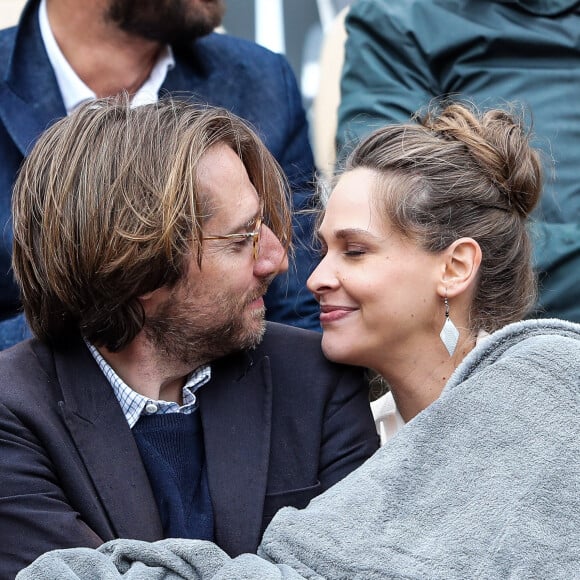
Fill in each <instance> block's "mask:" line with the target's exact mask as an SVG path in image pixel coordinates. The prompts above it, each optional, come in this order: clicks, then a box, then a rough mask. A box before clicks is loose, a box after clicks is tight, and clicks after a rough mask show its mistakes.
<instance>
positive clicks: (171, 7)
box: [106, 0, 225, 45]
mask: <svg viewBox="0 0 580 580" xmlns="http://www.w3.org/2000/svg"><path fill="white" fill-rule="evenodd" d="M224 12H225V6H224V3H223V0H214V1H213V2H207V1H205V2H204V3H203V6H202V7H199V6H197V5H195V6H191V5H190V3H189V1H188V0H165V1H164V0H111V2H110V5H109V9H108V12H107V16H106V17H107V19H108V20H111V21H113V22H114V23H115V24H116V25H117V26H118V27H119V28H121V30H124V31H125V32H128V33H129V34H132V35H134V36H140V37H143V38H147V39H149V40H154V41H156V42H161V43H163V44H172V45H177V44H184V43H186V42H190V41H192V40H195V39H196V38H200V37H202V36H206V35H207V34H209V33H210V32H211V31H212V30H214V29H215V28H216V27H218V26H219V25H220V24H221V22H222V19H223V16H224Z"/></svg>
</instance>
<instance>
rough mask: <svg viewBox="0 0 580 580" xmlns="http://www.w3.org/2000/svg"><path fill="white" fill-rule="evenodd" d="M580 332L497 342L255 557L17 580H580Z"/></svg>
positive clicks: (53, 568)
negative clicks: (395, 579) (430, 403)
mask: <svg viewBox="0 0 580 580" xmlns="http://www.w3.org/2000/svg"><path fill="white" fill-rule="evenodd" d="M579 403H580V325H575V324H572V323H566V322H562V321H557V320H542V321H525V322H521V323H517V324H512V325H509V326H507V327H505V328H504V329H502V330H500V331H498V332H496V333H494V334H492V335H491V336H490V338H489V339H488V340H486V341H484V342H483V343H482V344H480V345H478V346H477V347H476V348H475V349H474V350H473V351H472V352H471V353H470V354H469V355H468V356H467V357H466V359H465V360H464V361H463V362H462V363H461V365H460V366H459V367H458V368H457V370H456V372H455V373H454V374H453V375H452V377H451V378H450V380H449V382H448V384H447V385H446V387H445V389H444V391H443V393H442V395H441V397H440V398H439V399H438V400H437V401H436V402H435V403H433V404H432V405H431V406H430V407H429V408H427V409H426V410H425V411H423V412H422V413H420V414H419V415H418V416H417V417H415V419H413V420H412V421H411V422H410V423H408V424H407V425H406V426H405V427H404V428H403V429H402V430H401V431H400V432H399V433H398V434H397V435H396V436H395V437H394V438H393V439H392V440H391V441H389V443H387V444H386V445H385V446H384V447H382V448H381V449H379V451H377V453H376V454H375V455H374V456H373V457H372V458H370V459H369V460H368V461H367V462H366V463H365V464H364V465H363V466H361V467H360V468H359V469H358V470H356V471H355V472H354V473H352V474H351V475H350V476H348V477H347V478H345V479H344V480H343V481H341V482H339V483H338V484H336V485H335V486H334V487H333V488H331V489H330V490H329V491H327V492H326V493H324V494H323V495H321V496H319V497H318V498H316V499H314V500H313V501H312V502H311V503H310V505H309V506H308V507H307V508H306V509H304V510H296V509H294V508H284V509H283V510H281V511H280V512H279V513H278V514H277V515H276V517H275V518H274V519H273V521H272V523H271V524H270V526H269V527H268V529H267V530H266V533H265V535H264V538H263V542H262V544H261V546H260V549H259V555H257V556H256V555H243V556H239V557H237V558H234V559H231V558H229V557H228V556H227V555H226V554H225V553H224V552H223V551H222V550H220V549H219V548H218V547H217V546H215V545H213V544H211V543H208V542H202V541H194V540H164V541H161V542H156V543H152V544H147V543H144V542H138V541H133V540H115V541H113V542H108V543H107V544H104V545H103V546H101V547H100V548H99V549H98V550H90V549H86V548H75V549H69V550H57V551H54V552H49V553H48V554H45V555H44V556H41V557H40V558H38V559H37V560H36V561H35V562H34V563H33V564H32V565H31V566H29V567H28V568H26V569H25V570H24V571H22V572H21V573H20V574H19V575H18V577H17V578H18V580H39V579H42V580H51V579H55V580H56V579H59V580H68V579H70V580H72V579H78V578H84V579H89V578H90V579H102V580H118V579H120V578H124V579H127V580H137V579H139V580H157V579H176V578H187V579H189V580H194V579H202V580H206V579H210V578H211V579H212V580H218V579H234V578H235V579H245V578H248V579H249V578H252V579H264V580H269V579H272V580H273V579H290V580H291V579H303V578H312V579H314V578H316V579H320V578H327V579H343V578H344V579H349V580H353V579H365V580H366V579H369V580H370V579H377V580H378V579H381V580H384V579H388V578H406V579H410V578H417V579H419V578H421V579H424V578H429V579H442V580H443V579H444V580H453V579H467V578H469V579H474V578H477V579H484V578H485V579H492V578H493V579H496V578H497V579H506V578H510V579H522V580H523V579H542V580H544V579H560V578H561V579H566V580H570V579H574V578H580V437H579V436H580V429H579V416H580V414H579V410H580V405H579Z"/></svg>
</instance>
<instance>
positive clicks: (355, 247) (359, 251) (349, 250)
mask: <svg viewBox="0 0 580 580" xmlns="http://www.w3.org/2000/svg"><path fill="white" fill-rule="evenodd" d="M366 252H367V249H366V247H365V246H362V245H360V244H346V248H345V250H344V252H343V253H344V255H345V256H349V257H356V256H362V255H363V254H366Z"/></svg>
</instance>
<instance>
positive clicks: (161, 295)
mask: <svg viewBox="0 0 580 580" xmlns="http://www.w3.org/2000/svg"><path fill="white" fill-rule="evenodd" d="M169 292H170V291H169V289H168V288H167V286H161V288H156V289H155V290H151V292H145V294H141V296H139V297H138V298H137V300H139V302H140V303H141V306H142V307H143V312H145V316H147V315H148V314H152V313H153V312H155V311H156V310H157V307H158V305H159V303H160V302H164V301H165V300H166V299H167V297H168V296H169Z"/></svg>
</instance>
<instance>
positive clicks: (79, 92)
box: [38, 0, 175, 115]
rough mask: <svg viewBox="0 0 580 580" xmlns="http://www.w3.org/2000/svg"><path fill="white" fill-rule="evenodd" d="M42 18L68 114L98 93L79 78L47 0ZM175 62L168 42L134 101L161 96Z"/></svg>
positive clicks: (145, 101)
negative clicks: (58, 38)
mask: <svg viewBox="0 0 580 580" xmlns="http://www.w3.org/2000/svg"><path fill="white" fill-rule="evenodd" d="M38 20H39V24H40V33H41V35H42V41H43V42H44V47H45V48H46V52H47V54H48V60H49V61H50V64H51V66H52V69H53V70H54V74H55V76H56V82H57V84H58V88H59V89H60V94H61V96H62V100H63V103H64V106H65V109H66V112H67V115H68V114H70V113H71V112H72V111H73V110H74V109H75V108H76V107H78V106H79V105H80V104H81V103H83V102H85V101H92V100H93V99H96V98H97V95H96V94H95V93H94V91H92V90H91V89H90V88H89V87H88V86H87V85H86V84H85V83H84V82H83V81H82V80H81V79H80V78H79V76H78V75H77V73H76V72H75V71H74V70H73V68H72V67H71V65H70V64H69V62H68V61H67V60H66V58H65V56H64V54H63V53H62V51H61V50H60V48H59V46H58V43H57V42H56V39H55V38H54V34H53V33H52V29H51V28H50V23H49V21H48V14H47V11H46V0H41V2H40V8H39V11H38ZM174 66H175V59H174V58H173V52H172V50H171V47H170V46H169V45H167V46H166V47H165V49H164V50H162V51H161V53H160V54H159V58H158V59H157V62H156V63H155V66H154V67H153V70H152V71H151V74H150V75H149V77H148V78H147V80H146V81H145V82H144V83H143V85H141V88H140V89H139V90H138V91H137V92H136V93H135V95H134V96H133V99H132V101H131V105H132V106H133V107H137V106H139V105H146V104H148V103H155V102H156V101H157V100H158V98H159V89H160V88H161V86H162V85H163V82H164V81H165V77H166V76H167V71H169V70H171V69H172V68H173V67H174Z"/></svg>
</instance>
